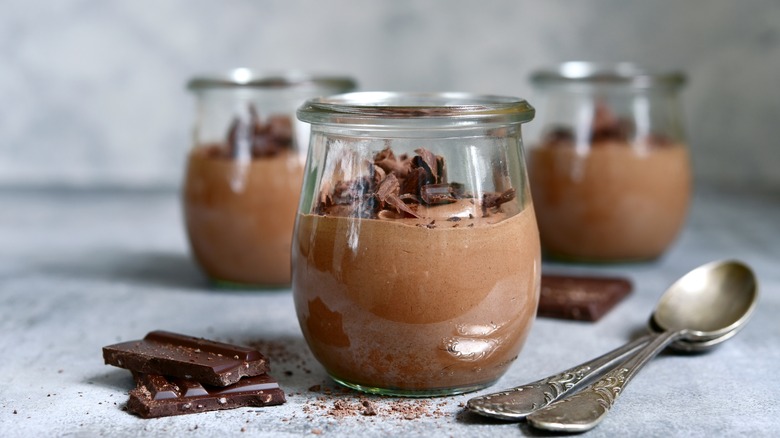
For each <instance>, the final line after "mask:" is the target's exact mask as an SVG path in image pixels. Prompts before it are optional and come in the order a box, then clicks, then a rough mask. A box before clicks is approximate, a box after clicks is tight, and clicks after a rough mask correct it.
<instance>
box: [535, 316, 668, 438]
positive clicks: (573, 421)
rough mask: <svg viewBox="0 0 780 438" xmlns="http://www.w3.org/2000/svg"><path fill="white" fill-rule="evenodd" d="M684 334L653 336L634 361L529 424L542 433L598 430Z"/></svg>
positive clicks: (537, 415) (624, 364)
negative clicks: (621, 399) (639, 375)
mask: <svg viewBox="0 0 780 438" xmlns="http://www.w3.org/2000/svg"><path fill="white" fill-rule="evenodd" d="M682 334H683V332H682V331H666V332H663V333H659V334H656V335H651V337H653V338H654V339H652V340H651V341H650V342H649V343H647V344H646V345H645V346H644V348H642V349H641V350H640V351H639V352H638V353H636V354H635V355H634V356H632V357H631V358H630V359H628V360H626V361H625V362H624V363H622V364H620V365H618V366H617V367H615V368H614V369H612V370H611V371H609V372H608V373H607V374H605V375H604V376H603V377H602V378H601V379H599V380H598V381H597V382H596V383H594V384H592V385H590V386H588V387H587V388H585V389H583V390H582V391H580V392H578V393H577V394H574V395H572V396H571V397H567V398H565V399H563V400H560V401H558V402H556V403H553V404H551V405H550V406H547V407H546V408H544V409H540V410H538V411H536V412H534V413H533V414H531V415H529V416H528V418H527V420H528V422H529V423H530V424H531V425H532V426H534V427H536V428H538V429H546V430H552V431H556V432H585V431H588V430H590V429H592V428H594V427H596V425H597V424H599V422H601V420H602V419H603V418H604V417H605V416H606V415H607V413H608V412H609V410H610V408H612V405H613V404H614V403H615V400H617V397H618V396H619V395H620V393H621V392H623V388H625V386H626V385H628V382H630V381H631V379H632V378H633V377H634V376H635V375H636V373H638V372H639V370H640V369H642V367H643V366H644V365H645V364H646V363H647V362H648V361H650V359H652V358H653V357H655V356H656V355H657V354H658V353H659V352H661V350H663V349H664V348H666V346H667V345H669V344H671V343H672V342H674V341H675V340H676V339H679V338H680V337H681V336H682Z"/></svg>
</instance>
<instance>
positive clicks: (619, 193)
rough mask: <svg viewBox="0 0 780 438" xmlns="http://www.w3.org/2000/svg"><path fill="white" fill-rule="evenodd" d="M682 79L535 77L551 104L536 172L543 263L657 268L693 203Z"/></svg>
mask: <svg viewBox="0 0 780 438" xmlns="http://www.w3.org/2000/svg"><path fill="white" fill-rule="evenodd" d="M684 79H685V78H684V76H683V75H682V74H681V73H677V72H669V73H655V72H649V71H646V70H644V69H642V68H640V67H638V66H636V65H633V64H615V65H602V64H594V63H587V62H568V63H564V64H562V65H560V66H559V67H557V68H554V69H550V70H543V71H539V72H537V73H535V74H534V75H533V76H532V82H533V84H534V85H535V87H536V88H537V89H538V90H539V91H540V92H541V94H542V95H543V98H542V99H541V104H540V105H539V117H538V123H537V124H536V128H537V129H536V130H537V131H539V134H538V135H534V136H533V138H534V139H533V140H532V142H531V146H530V147H529V150H528V173H529V177H530V181H531V190H532V192H533V198H534V205H535V207H536V215H537V219H538V221H539V232H540V235H541V241H542V248H543V250H544V253H545V256H549V257H551V258H554V259H561V260H568V261H582V262H632V261H647V260H653V259H655V258H657V257H659V256H660V255H662V254H663V253H664V251H665V250H666V249H667V248H668V247H669V246H670V245H671V244H672V243H673V241H674V240H675V238H676V236H677V235H678V233H679V232H680V230H681V229H682V228H683V225H684V222H685V217H686V213H687V211H688V204H689V202H690V197H691V184H692V182H691V180H692V177H691V169H690V158H689V151H688V147H687V145H686V141H685V136H684V132H683V122H682V115H681V110H680V106H679V99H678V92H679V90H680V88H681V86H682V85H683V83H684Z"/></svg>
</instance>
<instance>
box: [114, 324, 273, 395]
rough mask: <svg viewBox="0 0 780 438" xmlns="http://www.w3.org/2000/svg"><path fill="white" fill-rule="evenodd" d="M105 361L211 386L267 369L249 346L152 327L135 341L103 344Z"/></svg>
mask: <svg viewBox="0 0 780 438" xmlns="http://www.w3.org/2000/svg"><path fill="white" fill-rule="evenodd" d="M103 359H104V360H105V363H106V364H109V365H114V366H117V367H120V368H126V369H128V370H131V371H134V372H138V373H144V374H161V375H166V376H172V377H179V378H183V379H192V380H197V381H199V382H201V383H204V384H208V385H213V386H227V385H231V384H234V383H236V382H238V381H239V379H241V377H244V376H257V375H260V374H264V373H267V372H268V371H269V366H268V360H267V359H266V358H265V356H263V355H262V354H261V353H260V352H259V351H257V350H253V349H251V348H245V347H240V346H236V345H230V344H225V343H222V342H215V341H210V340H207V339H202V338H195V337H191V336H185V335H180V334H177V333H171V332H166V331H154V332H150V333H149V334H147V335H146V336H145V337H144V339H142V340H138V341H130V342H122V343H119V344H114V345H109V346H107V347H103Z"/></svg>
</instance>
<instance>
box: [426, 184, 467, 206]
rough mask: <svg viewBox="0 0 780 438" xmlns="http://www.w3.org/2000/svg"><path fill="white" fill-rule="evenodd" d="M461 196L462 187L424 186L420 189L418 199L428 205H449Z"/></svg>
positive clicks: (448, 185) (456, 185) (455, 185)
mask: <svg viewBox="0 0 780 438" xmlns="http://www.w3.org/2000/svg"><path fill="white" fill-rule="evenodd" d="M462 196H463V185H462V184H457V183H450V184H426V185H424V186H422V187H421V188H420V198H422V200H423V202H425V203H426V204H428V205H439V204H450V203H453V202H455V201H457V200H458V198H461V197H462Z"/></svg>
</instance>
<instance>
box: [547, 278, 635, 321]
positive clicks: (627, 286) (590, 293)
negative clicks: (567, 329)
mask: <svg viewBox="0 0 780 438" xmlns="http://www.w3.org/2000/svg"><path fill="white" fill-rule="evenodd" d="M632 287H633V286H632V284H631V281H629V280H628V279H625V278H620V277H595V276H566V275H548V274H544V275H542V287H541V293H540V295H539V311H538V315H539V316H543V317H550V318H560V319H573V320H580V321H598V320H599V319H601V317H603V316H604V315H605V314H606V313H607V312H609V311H610V310H611V309H612V308H613V307H614V306H615V305H617V303H619V302H620V301H621V300H622V299H623V298H624V297H625V296H626V295H628V294H629V293H631V289H632Z"/></svg>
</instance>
